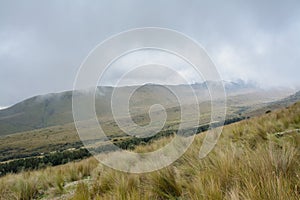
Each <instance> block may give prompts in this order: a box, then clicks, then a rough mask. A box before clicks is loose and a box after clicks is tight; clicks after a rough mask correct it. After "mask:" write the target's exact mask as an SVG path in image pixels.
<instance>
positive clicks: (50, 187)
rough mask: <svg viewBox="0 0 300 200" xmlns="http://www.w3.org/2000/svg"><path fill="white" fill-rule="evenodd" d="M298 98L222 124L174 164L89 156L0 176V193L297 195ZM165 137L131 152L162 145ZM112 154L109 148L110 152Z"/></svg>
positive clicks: (70, 195)
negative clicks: (209, 143)
mask: <svg viewBox="0 0 300 200" xmlns="http://www.w3.org/2000/svg"><path fill="white" fill-rule="evenodd" d="M299 129H300V103H296V104H294V105H292V106H290V107H287V108H285V109H281V110H276V111H272V112H268V113H267V114H265V115H263V116H260V117H255V118H252V119H247V120H243V121H241V122H237V123H234V124H230V125H227V126H225V127H224V130H223V134H222V136H221V138H220V140H219V141H218V143H217V145H216V147H215V148H214V149H213V151H212V152H211V153H210V154H209V155H208V156H207V157H205V158H204V159H199V155H198V154H199V149H200V147H201V144H202V141H203V139H204V137H205V134H206V133H203V134H199V135H197V136H196V139H195V141H194V143H193V144H192V146H191V147H190V148H189V150H188V151H187V152H186V153H185V154H184V155H183V156H182V157H181V158H180V159H178V160H177V161H176V162H174V163H173V164H172V165H171V166H168V167H166V168H164V169H162V170H159V171H156V172H152V173H146V174H128V173H124V172H119V171H115V170H112V169H110V168H108V167H105V166H103V165H101V164H99V163H98V161H97V160H96V159H94V158H93V157H91V158H88V159H84V160H81V161H79V162H72V163H68V164H65V165H60V166H56V167H47V168H45V169H42V170H37V171H24V172H21V173H19V174H9V175H6V176H4V177H2V178H0V196H1V198H0V199H23V200H26V199H78V200H81V199H82V200H84V199H124V200H125V199H211V200H216V199H233V200H238V199H251V200H252V199H254V200H256V199H257V200H261V199H266V200H267V199H291V200H292V199H299V198H300V168H299V164H300V134H299ZM171 139H172V137H164V138H162V139H159V140H155V141H153V142H151V143H150V144H143V145H139V146H137V147H136V148H135V149H134V150H133V151H136V152H149V151H153V150H155V149H158V148H160V147H162V146H164V145H165V144H167V143H168V142H169V141H170V140H171ZM107 156H109V153H107Z"/></svg>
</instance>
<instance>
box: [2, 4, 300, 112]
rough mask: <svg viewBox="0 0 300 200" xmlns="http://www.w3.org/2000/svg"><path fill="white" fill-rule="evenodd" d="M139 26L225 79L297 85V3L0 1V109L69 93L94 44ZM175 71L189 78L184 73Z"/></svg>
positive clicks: (299, 16)
mask: <svg viewBox="0 0 300 200" xmlns="http://www.w3.org/2000/svg"><path fill="white" fill-rule="evenodd" d="M141 27H162V28H168V29H174V30H176V31H179V32H182V33H184V34H186V35H187V36H189V37H191V38H193V39H194V40H195V41H197V42H198V43H199V44H201V46H202V47H203V48H204V49H205V50H206V52H207V54H208V55H209V56H210V58H211V59H212V60H213V62H214V63H215V65H216V67H217V69H218V71H219V73H220V75H221V77H222V79H224V80H237V79H242V80H245V81H254V82H256V83H258V84H259V85H261V86H262V87H282V86H287V87H298V86H299V85H300V79H299V77H298V76H299V74H300V66H299V63H300V55H299V54H300V37H299V36H300V1H297V0H295V1H289V0H288V1H258V0H252V1H234V0H233V1H221V0H220V1H214V0H212V1H201V0H186V1H183V0H181V1H178V0H151V1H149V0H119V1H115V0H97V1H91V0H90V1H77V0H64V1H61V0H51V1H40V0H27V1H16V0H1V1H0V97H1V98H0V108H1V107H5V106H10V105H13V104H15V103H17V102H19V101H21V100H24V99H26V98H29V97H31V96H35V95H39V94H46V93H51V92H60V91H65V90H71V89H72V87H73V83H74V80H75V76H76V73H77V71H78V69H79V67H80V65H81V63H82V62H83V60H84V59H85V58H86V56H87V55H88V54H89V52H90V51H91V50H92V49H93V48H94V47H95V46H96V45H97V44H99V43H100V42H102V41H103V40H105V39H106V38H108V37H110V36H112V35H114V34H117V33H119V32H122V31H126V30H129V29H133V28H141ZM181 68H182V67H181ZM119 70H121V68H120V67H119V68H118V67H116V68H115V70H111V74H109V75H108V77H111V78H113V77H114V74H118V73H119ZM180 73H185V74H187V76H189V74H191V72H189V71H188V70H187V69H185V68H183V69H181V71H180ZM154 74H155V73H154ZM158 74H159V73H158ZM139 78H140V77H139ZM140 79H141V78H140ZM111 80H112V79H110V81H111ZM153 80H155V79H153ZM173 81H174V80H173ZM108 82H109V81H108ZM175 82H176V81H175ZM131 83H133V82H131ZM107 84H109V83H107Z"/></svg>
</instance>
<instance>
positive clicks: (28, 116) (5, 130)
mask: <svg viewBox="0 0 300 200" xmlns="http://www.w3.org/2000/svg"><path fill="white" fill-rule="evenodd" d="M210 84H213V83H210ZM136 87H138V86H130V87H129V86H128V87H121V88H118V91H121V95H125V94H128V93H129V91H130V90H131V89H132V88H136ZM168 87H170V88H172V90H174V91H176V92H177V93H179V94H182V95H183V96H184V97H185V100H184V101H185V102H184V103H185V104H187V105H189V104H190V103H191V102H194V101H192V100H193V94H192V93H191V92H190V90H189V86H187V85H178V86H168ZM192 87H193V88H194V90H195V93H196V95H197V97H198V100H199V102H205V101H207V100H209V99H210V96H209V93H208V90H207V87H206V85H205V83H202V84H194V85H192ZM112 91H113V88H112V87H99V88H98V90H97V93H96V103H95V108H96V112H97V116H98V117H99V118H101V120H102V121H103V120H104V121H107V120H111V118H112V114H111V109H110V107H111V104H110V102H111V101H110V100H111V95H112ZM226 92H227V95H228V97H229V107H232V108H236V109H243V110H245V108H248V107H251V106H253V105H254V104H260V103H262V102H265V101H272V100H276V99H280V98H282V97H285V96H287V95H288V94H289V93H290V92H291V91H277V90H276V91H272V90H271V91H268V92H265V91H261V90H260V89H258V88H251V87H249V86H247V85H238V84H231V85H230V86H227V87H226ZM81 95H84V93H82V94H81ZM130 101H131V102H130V111H131V112H132V114H134V115H137V114H142V113H145V112H146V111H148V108H149V106H151V105H153V104H157V103H159V104H161V105H164V106H165V107H166V108H171V107H176V106H178V102H177V100H176V97H175V96H174V95H172V94H171V93H170V92H169V91H168V90H167V89H166V88H164V87H162V86H158V85H144V86H142V87H140V88H139V89H138V90H137V92H135V93H134V95H133V96H132V98H131V99H130ZM71 122H73V116H72V92H71V91H67V92H62V93H54V94H47V95H41V96H36V97H32V98H30V99H27V100H25V101H22V102H20V103H18V104H16V105H14V106H12V107H10V108H7V109H4V110H0V136H5V135H10V134H12V133H18V132H24V131H30V130H35V129H41V128H46V127H51V126H61V125H64V124H67V123H71Z"/></svg>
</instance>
